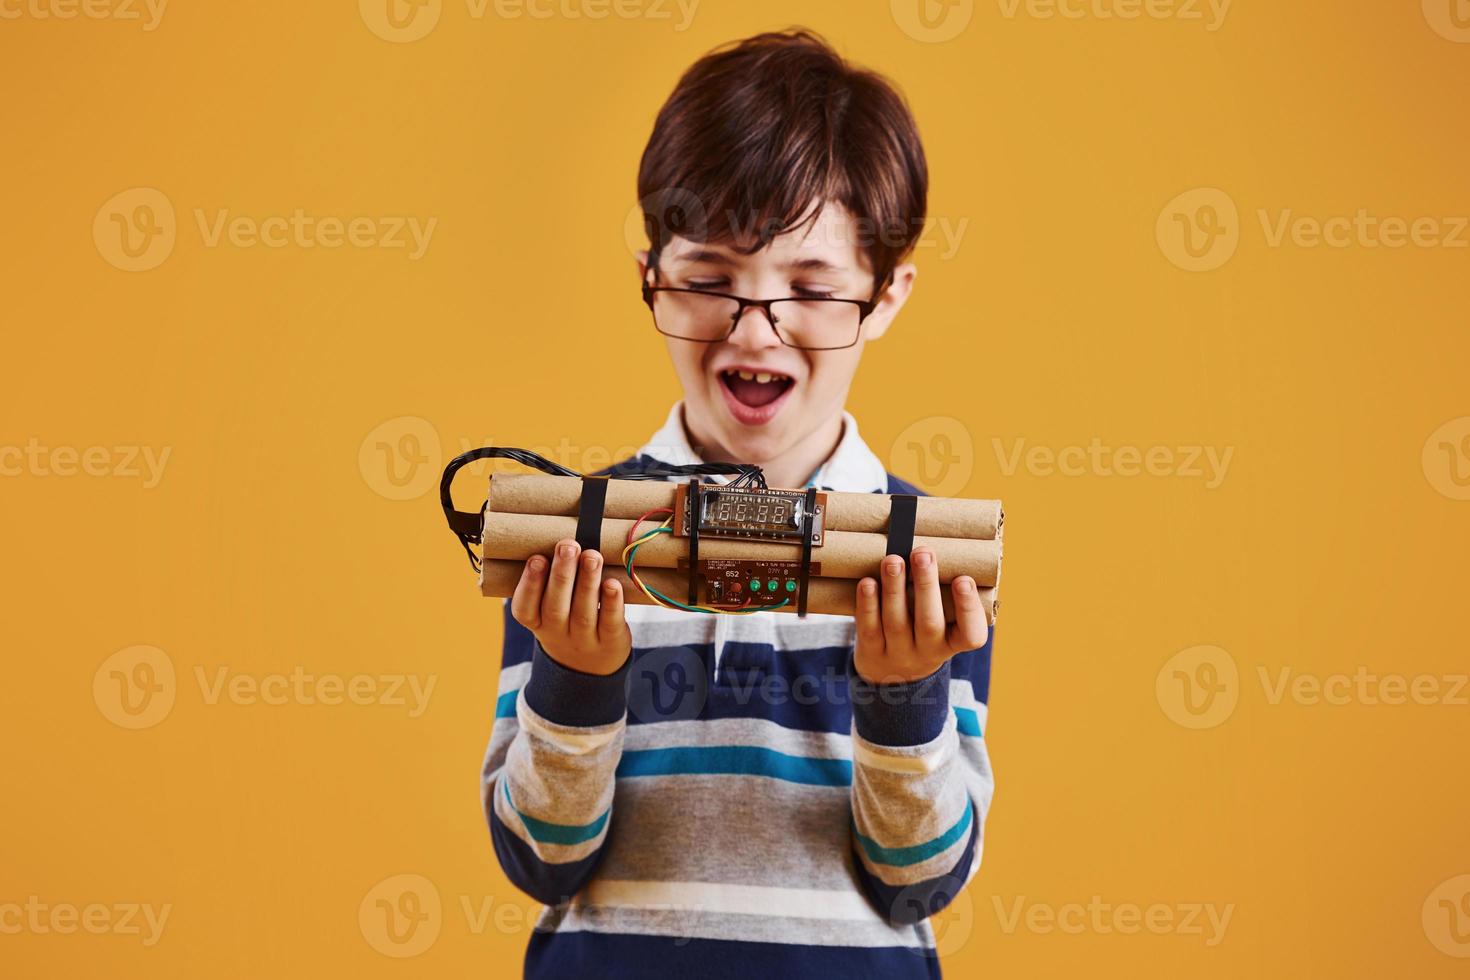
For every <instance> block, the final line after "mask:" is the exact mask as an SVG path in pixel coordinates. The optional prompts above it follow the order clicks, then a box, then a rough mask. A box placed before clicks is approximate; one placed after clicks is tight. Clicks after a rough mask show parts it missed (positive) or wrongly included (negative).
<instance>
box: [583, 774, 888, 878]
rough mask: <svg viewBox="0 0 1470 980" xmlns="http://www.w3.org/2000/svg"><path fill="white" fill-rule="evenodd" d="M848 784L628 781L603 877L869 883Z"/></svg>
mask: <svg viewBox="0 0 1470 980" xmlns="http://www.w3.org/2000/svg"><path fill="white" fill-rule="evenodd" d="M851 812H852V811H851V806H850V804H849V796H848V790H847V788H846V787H822V786H803V785H799V784H796V783H784V782H780V781H779V780H775V779H763V778H760V777H756V776H670V777H656V778H649V779H625V780H622V781H620V782H619V783H618V791H617V796H616V798H615V799H614V801H613V814H612V821H611V830H610V831H609V833H608V837H607V845H606V850H605V851H604V853H603V858H602V864H601V865H599V868H598V874H599V875H601V876H603V877H606V878H613V879H631V880H641V881H712V882H728V883H731V884H741V885H774V886H778V887H786V888H831V889H839V888H853V889H859V890H860V888H861V886H860V884H859V882H858V880H857V878H856V876H855V872H854V870H853V864H852V862H853V860H854V859H853V857H852V854H851V847H850V840H851V835H852V830H851V826H850V822H849V821H850V818H851Z"/></svg>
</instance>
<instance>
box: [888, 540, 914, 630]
mask: <svg viewBox="0 0 1470 980" xmlns="http://www.w3.org/2000/svg"><path fill="white" fill-rule="evenodd" d="M882 571H883V576H882V577H883V637H884V639H885V640H886V641H887V643H888V648H889V649H890V650H891V649H893V648H894V647H897V646H901V645H902V644H905V643H912V642H913V639H914V630H913V627H912V626H910V625H909V597H908V593H907V592H906V591H905V589H904V584H905V583H906V582H907V581H908V575H907V574H906V573H905V572H904V568H903V559H902V558H900V557H899V556H897V555H889V556H888V557H887V558H884V559H883V567H882Z"/></svg>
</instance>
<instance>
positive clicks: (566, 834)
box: [500, 778, 612, 844]
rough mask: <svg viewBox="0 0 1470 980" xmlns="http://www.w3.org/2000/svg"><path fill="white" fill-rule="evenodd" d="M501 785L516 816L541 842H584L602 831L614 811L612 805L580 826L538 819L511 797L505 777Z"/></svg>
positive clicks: (528, 831) (533, 836) (506, 799)
mask: <svg viewBox="0 0 1470 980" xmlns="http://www.w3.org/2000/svg"><path fill="white" fill-rule="evenodd" d="M500 785H501V786H503V787H504V788H505V802H506V803H509V804H510V808H511V809H512V810H515V813H516V816H518V817H520V818H521V823H523V824H525V825H526V832H527V833H529V834H530V835H531V839H532V840H534V841H536V842H537V843H540V844H582V843H585V842H586V841H589V840H591V839H592V838H594V837H596V836H597V835H598V834H600V833H602V825H603V824H605V823H607V815H608V814H609V813H611V812H612V807H608V808H607V809H606V810H603V811H602V816H600V817H598V818H597V819H596V820H594V821H592V822H591V823H588V824H582V825H580V826H578V825H576V824H564V823H551V822H550V821H547V820H537V819H536V818H535V817H529V816H527V815H526V814H524V813H522V812H521V811H520V810H519V809H518V808H517V807H516V805H515V802H514V801H513V800H512V799H511V798H510V783H509V782H507V781H506V780H505V779H504V778H502V779H501V780H500Z"/></svg>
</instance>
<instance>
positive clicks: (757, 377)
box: [731, 371, 786, 384]
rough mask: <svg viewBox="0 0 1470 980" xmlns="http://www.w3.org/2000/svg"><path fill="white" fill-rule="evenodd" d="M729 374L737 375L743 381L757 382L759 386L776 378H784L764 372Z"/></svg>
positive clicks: (780, 375) (783, 376) (782, 375)
mask: <svg viewBox="0 0 1470 980" xmlns="http://www.w3.org/2000/svg"><path fill="white" fill-rule="evenodd" d="M731 373H733V374H735V375H737V376H738V377H740V378H741V379H743V380H745V381H759V382H760V383H761V384H766V383H767V382H769V381H771V380H773V379H776V378H783V379H784V378H785V377H786V376H785V375H784V374H770V373H768V372H766V371H757V372H754V373H752V372H750V371H734V372H731Z"/></svg>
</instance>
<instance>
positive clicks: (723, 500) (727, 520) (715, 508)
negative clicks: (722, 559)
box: [700, 490, 801, 531]
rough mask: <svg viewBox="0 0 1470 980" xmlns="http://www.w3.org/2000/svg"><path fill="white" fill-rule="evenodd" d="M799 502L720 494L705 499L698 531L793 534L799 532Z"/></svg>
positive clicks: (774, 496)
mask: <svg viewBox="0 0 1470 980" xmlns="http://www.w3.org/2000/svg"><path fill="white" fill-rule="evenodd" d="M800 510H801V498H799V497H792V496H788V495H785V494H774V493H760V492H756V491H752V492H748V493H747V492H742V493H721V492H719V491H718V490H715V491H710V492H707V493H706V494H705V495H704V514H703V515H702V516H703V518H704V519H703V520H702V521H701V522H700V527H701V528H705V527H710V528H721V527H727V528H747V527H750V528H759V529H761V530H769V531H796V530H799V528H800V520H799V518H800Z"/></svg>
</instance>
